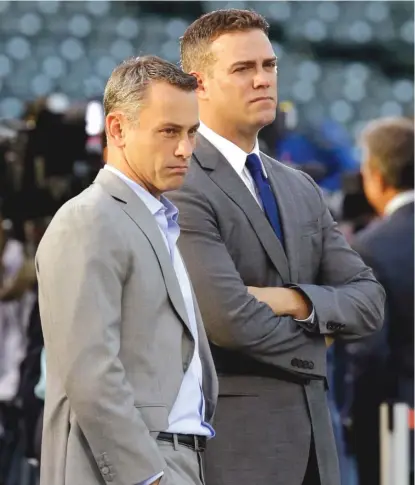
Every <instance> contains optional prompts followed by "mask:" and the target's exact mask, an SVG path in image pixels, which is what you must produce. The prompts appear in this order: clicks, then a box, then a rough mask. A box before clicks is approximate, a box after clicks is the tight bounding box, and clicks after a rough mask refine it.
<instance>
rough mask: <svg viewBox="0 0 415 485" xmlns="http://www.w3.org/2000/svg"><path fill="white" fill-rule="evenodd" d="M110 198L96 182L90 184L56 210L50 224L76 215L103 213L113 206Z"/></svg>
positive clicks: (92, 215)
mask: <svg viewBox="0 0 415 485" xmlns="http://www.w3.org/2000/svg"><path fill="white" fill-rule="evenodd" d="M111 200H112V199H111V196H110V195H109V194H107V193H106V192H105V191H104V190H103V189H102V188H101V187H100V186H99V185H98V184H92V185H90V186H89V187H87V188H86V189H85V190H83V191H82V192H81V193H80V194H78V195H77V196H75V197H73V198H72V199H70V200H68V201H67V202H66V203H65V204H63V205H62V207H61V208H60V209H59V210H58V211H57V212H56V214H55V216H54V217H53V219H52V221H51V224H52V223H55V224H56V223H57V222H63V221H65V220H71V219H74V218H75V219H76V218H77V217H78V216H82V217H83V218H89V217H94V216H99V215H105V214H107V213H108V210H111V208H112V207H113V204H112V203H111Z"/></svg>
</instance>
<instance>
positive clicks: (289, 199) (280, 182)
mask: <svg viewBox="0 0 415 485" xmlns="http://www.w3.org/2000/svg"><path fill="white" fill-rule="evenodd" d="M261 159H262V161H263V163H264V166H265V170H266V172H267V175H268V177H269V181H270V184H271V187H272V190H273V192H274V195H275V198H276V199H277V204H278V211H279V214H280V218H281V224H282V229H283V234H284V244H285V251H286V254H287V257H288V261H289V269H290V282H291V283H296V282H297V281H298V271H299V267H298V264H299V259H298V246H299V238H300V234H299V229H298V228H299V226H298V221H299V220H300V218H299V216H298V213H297V211H298V209H297V204H296V203H295V198H294V191H293V189H292V188H291V186H290V180H289V178H288V177H286V175H285V173H284V171H283V170H279V164H278V162H276V161H275V160H271V159H269V158H268V157H264V156H261Z"/></svg>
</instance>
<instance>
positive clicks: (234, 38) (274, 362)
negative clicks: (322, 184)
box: [171, 10, 384, 485]
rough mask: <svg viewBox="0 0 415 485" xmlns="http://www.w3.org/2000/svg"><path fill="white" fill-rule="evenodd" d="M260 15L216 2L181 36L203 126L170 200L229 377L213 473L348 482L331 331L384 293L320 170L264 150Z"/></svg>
mask: <svg viewBox="0 0 415 485" xmlns="http://www.w3.org/2000/svg"><path fill="white" fill-rule="evenodd" d="M267 33H268V24H267V22H266V21H265V19H264V18H263V17H261V16H260V15H258V14H256V13H254V12H250V11H241V10H222V11H216V12H211V13H209V14H207V15H205V16H203V17H201V18H199V19H198V20H197V21H195V22H194V23H193V24H192V25H191V26H190V27H189V28H188V29H187V31H186V32H185V34H184V37H183V38H182V42H181V55H182V64H183V67H184V70H185V71H186V72H188V73H192V74H193V75H195V76H196V78H197V80H198V98H199V109H200V116H201V121H202V124H201V128H200V129H199V137H198V141H197V146H196V150H195V152H194V156H193V159H192V164H191V168H190V170H189V173H188V175H187V178H186V180H185V183H184V185H183V187H182V189H180V190H178V191H176V192H173V193H172V194H171V199H172V200H173V201H174V202H175V204H177V206H178V208H179V210H180V224H181V228H182V236H181V239H180V243H179V244H180V247H181V250H182V254H183V255H184V258H185V260H186V264H187V268H188V270H189V272H190V276H191V279H192V282H193V284H194V286H195V290H196V293H197V297H198V301H199V303H200V307H201V310H202V314H203V319H204V323H205V326H206V329H207V333H208V337H209V338H210V341H211V345H212V350H213V355H214V359H215V363H216V366H217V370H218V373H219V382H220V398H219V405H218V411H217V415H216V416H217V418H216V422H215V427H216V430H217V438H216V440H215V445H214V446H212V447H211V449H210V451H209V452H208V454H207V457H206V466H207V470H206V472H207V475H206V477H207V483H208V484H209V485H222V484H226V485H229V484H232V485H234V484H238V485H245V484H249V485H252V484H260V483H261V484H262V483H264V484H265V483H266V484H272V485H301V484H302V483H304V484H308V485H309V484H321V485H337V484H339V473H338V463H337V456H336V452H335V444H334V440H333V433H332V429H331V422H330V416H329V411H328V408H327V402H326V381H325V375H326V343H325V338H326V337H327V338H332V337H338V338H343V339H354V338H358V337H361V336H363V335H369V334H371V333H372V332H374V331H376V330H377V329H378V328H379V327H380V326H381V322H382V318H383V305H384V292H383V289H382V288H381V286H380V285H379V284H378V283H377V282H376V280H375V278H374V276H373V274H372V272H371V270H370V269H369V268H367V267H366V266H365V265H364V264H363V262H362V261H361V259H360V258H359V256H358V255H357V254H356V253H355V252H353V251H352V250H351V249H350V248H349V246H348V245H347V243H346V241H345V240H344V238H343V236H342V234H341V233H340V231H339V230H338V229H337V227H336V224H335V223H334V222H333V219H332V218H331V216H330V213H329V211H328V209H327V207H326V204H325V203H324V200H323V198H322V195H321V193H320V191H319V189H318V187H317V186H316V185H315V183H314V182H313V181H312V180H311V178H310V177H308V176H307V175H305V174H303V173H302V172H300V171H296V170H293V169H290V168H288V167H285V166H284V165H282V164H280V163H278V162H276V161H275V160H272V159H271V158H269V157H267V156H265V155H264V154H262V153H260V152H259V149H258V142H257V134H258V131H259V130H260V129H261V128H262V127H263V126H265V125H267V124H269V123H271V122H272V121H273V119H274V117H275V112H276V102H277V90H276V81H277V80H276V58H275V54H274V52H273V49H272V46H271V43H270V41H269V39H268V35H267Z"/></svg>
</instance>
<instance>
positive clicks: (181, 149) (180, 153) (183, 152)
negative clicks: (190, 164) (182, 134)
mask: <svg viewBox="0 0 415 485" xmlns="http://www.w3.org/2000/svg"><path fill="white" fill-rule="evenodd" d="M193 148H194V147H193V143H192V142H191V141H190V140H189V138H188V137H186V138H185V139H183V140H180V142H179V145H178V147H177V150H176V156H177V157H182V158H184V159H188V158H190V157H191V156H192V153H193Z"/></svg>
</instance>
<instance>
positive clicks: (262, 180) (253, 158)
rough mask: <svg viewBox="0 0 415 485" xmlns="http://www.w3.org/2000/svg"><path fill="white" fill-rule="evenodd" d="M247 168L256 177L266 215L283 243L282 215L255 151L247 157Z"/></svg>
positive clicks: (255, 180)
mask: <svg viewBox="0 0 415 485" xmlns="http://www.w3.org/2000/svg"><path fill="white" fill-rule="evenodd" d="M246 168H247V169H248V170H249V173H250V174H251V175H252V178H253V179H254V182H255V185H256V187H257V189H258V194H259V196H260V197H261V201H262V206H263V208H264V212H265V215H266V216H267V219H268V221H269V223H270V224H271V226H272V228H273V229H274V232H275V234H276V235H277V236H278V239H279V240H280V241H281V243H282V244H283V236H282V228H281V221H280V216H279V214H278V206H277V201H276V200H275V196H274V193H273V192H272V189H271V185H270V184H269V181H268V179H267V178H266V177H265V175H264V172H263V170H262V164H261V160H260V158H259V157H258V155H255V153H251V154H250V155H248V157H247V159H246Z"/></svg>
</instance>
